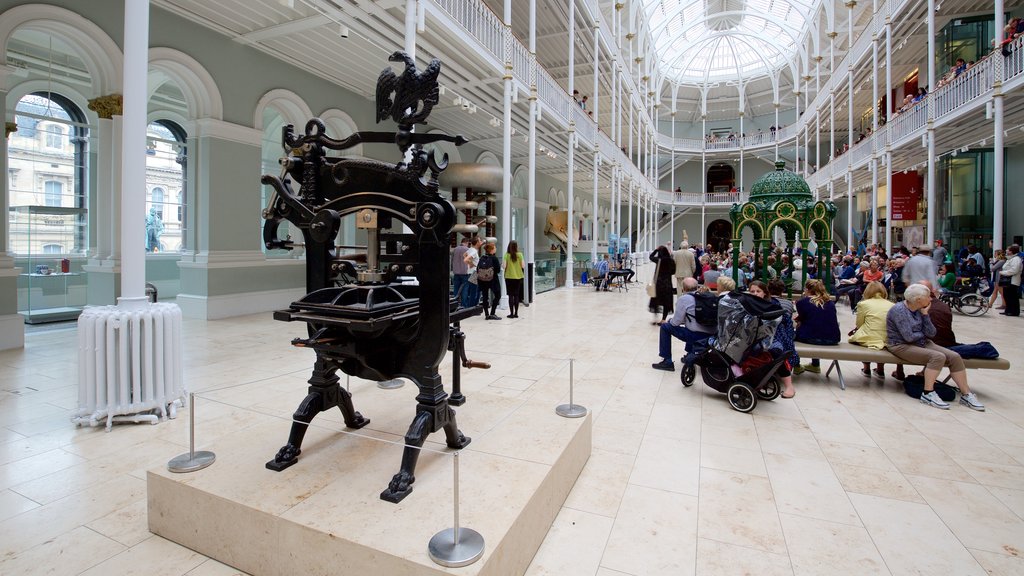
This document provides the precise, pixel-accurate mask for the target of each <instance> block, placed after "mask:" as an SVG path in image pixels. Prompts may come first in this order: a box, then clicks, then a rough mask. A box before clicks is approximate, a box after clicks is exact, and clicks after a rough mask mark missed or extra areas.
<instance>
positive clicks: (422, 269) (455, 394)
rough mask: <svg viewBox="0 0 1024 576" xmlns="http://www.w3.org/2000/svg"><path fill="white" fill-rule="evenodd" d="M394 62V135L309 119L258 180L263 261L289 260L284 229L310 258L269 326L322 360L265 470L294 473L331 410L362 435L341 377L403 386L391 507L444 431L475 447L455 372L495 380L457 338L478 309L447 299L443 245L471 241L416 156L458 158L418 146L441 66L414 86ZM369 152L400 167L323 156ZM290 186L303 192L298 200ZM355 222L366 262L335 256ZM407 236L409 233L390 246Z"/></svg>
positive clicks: (409, 68) (453, 442)
mask: <svg viewBox="0 0 1024 576" xmlns="http://www.w3.org/2000/svg"><path fill="white" fill-rule="evenodd" d="M389 60H391V61H392V62H404V63H405V70H404V71H403V72H401V73H400V74H398V75H396V74H395V73H394V72H393V71H392V70H391V68H390V67H389V68H386V69H384V71H383V72H381V75H380V78H379V79H378V81H377V122H380V121H381V120H383V119H385V118H388V117H390V118H392V119H393V120H394V121H395V122H396V123H397V124H398V131H397V133H390V132H357V133H355V134H353V135H351V136H349V137H348V138H345V139H343V140H335V139H333V138H330V137H328V136H327V135H326V134H325V133H324V124H323V122H321V121H320V120H319V119H317V118H314V119H312V120H310V121H309V122H308V123H307V124H306V127H305V134H302V135H296V134H295V133H294V128H293V127H292V126H290V125H289V126H286V127H285V128H284V134H283V146H284V149H285V153H286V157H285V158H282V159H281V164H282V166H283V170H282V174H281V176H280V177H277V176H272V175H264V176H263V179H262V181H263V183H264V184H268V185H270V186H272V187H273V190H274V193H273V194H272V197H271V198H270V201H269V203H268V205H267V208H266V209H265V210H264V212H263V217H264V218H265V219H266V223H265V225H264V227H263V240H264V243H265V244H266V247H267V248H268V249H280V248H283V249H286V250H287V249H291V248H292V247H293V246H294V245H293V244H292V242H291V241H290V239H288V238H286V239H285V240H281V239H279V238H278V228H279V225H280V223H281V221H282V220H288V221H289V222H291V223H292V224H293V225H294V226H295V227H297V228H298V229H299V230H301V232H302V236H303V239H304V241H305V248H306V288H307V292H308V294H306V296H304V297H303V298H302V299H300V300H298V301H296V302H293V303H292V305H291V306H290V307H289V308H288V309H287V310H279V311H277V312H275V313H274V318H276V319H278V320H284V321H287V322H291V321H301V322H305V323H307V324H308V325H309V327H308V328H309V337H308V338H296V339H295V340H293V341H292V344H293V345H295V346H300V347H307V348H312V349H313V350H314V351H315V352H316V362H315V364H314V366H313V375H312V377H311V378H310V379H309V384H310V387H309V394H308V395H307V396H306V398H305V399H304V400H303V401H302V403H301V404H300V405H299V407H298V409H297V410H296V412H295V415H294V421H293V422H292V429H291V433H290V435H289V436H288V443H287V444H285V446H284V447H282V448H281V449H280V451H278V453H277V455H276V456H275V457H274V459H273V460H271V461H270V462H267V468H269V469H271V470H278V471H279V470H283V469H285V468H287V467H289V466H291V465H292V464H294V463H295V462H296V461H297V459H298V456H299V453H300V452H301V447H302V439H303V436H304V435H305V433H306V429H307V427H308V424H309V422H310V421H311V420H312V419H313V417H315V416H316V415H317V414H319V413H320V412H323V411H326V410H329V409H331V408H334V407H335V406H337V407H338V408H340V409H341V413H342V415H343V416H344V419H345V425H346V426H348V427H349V428H362V427H363V426H366V425H367V424H368V423H369V422H370V421H369V420H368V419H366V418H364V417H363V416H362V414H360V413H359V412H356V411H355V409H354V408H353V406H352V396H351V394H349V393H348V391H347V390H345V389H344V388H342V387H341V386H340V385H339V379H338V376H337V374H336V373H337V371H338V370H341V371H342V372H344V373H346V374H350V375H352V376H357V377H360V378H365V379H368V380H373V381H383V380H390V379H393V378H398V377H402V378H406V379H409V380H411V381H413V382H414V383H415V384H416V385H417V387H418V388H419V394H418V395H417V396H416V402H417V404H416V415H415V417H414V418H413V421H412V424H410V426H409V430H408V432H407V433H406V436H405V444H406V447H405V451H404V453H403V455H402V465H401V469H400V471H399V472H398V473H397V474H395V476H394V478H393V479H392V480H391V483H390V484H389V485H388V488H387V489H386V490H384V491H383V492H382V493H381V495H380V496H381V498H382V499H384V500H388V501H390V502H399V501H401V500H402V499H403V498H405V497H406V496H407V495H408V494H409V493H410V492H412V483H413V482H414V481H415V477H414V472H415V469H416V460H417V457H418V456H419V452H420V451H419V448H420V447H421V446H422V445H423V442H424V441H425V440H426V438H427V436H428V435H429V434H431V433H433V432H436V431H438V430H441V429H443V430H444V433H445V439H446V442H447V444H448V446H449V447H451V448H463V447H464V446H466V445H467V444H469V441H470V439H469V438H468V437H466V436H464V435H463V434H462V432H461V431H459V429H458V426H457V425H456V423H455V411H454V410H453V409H452V408H451V406H452V405H455V406H458V405H461V404H462V403H464V402H465V397H464V396H463V395H462V393H461V391H460V389H459V369H460V360H461V366H463V367H467V368H471V367H481V368H487V367H489V366H488V365H487V364H484V363H481V362H472V361H469V360H468V359H467V358H466V353H465V347H464V342H465V335H464V334H463V333H462V332H461V330H460V329H459V321H460V320H463V319H465V318H468V317H470V316H474V315H477V314H479V313H480V311H481V309H480V307H479V306H474V307H471V308H458V304H457V301H456V299H455V298H452V297H451V296H450V295H449V276H448V273H449V270H450V266H451V265H450V262H451V256H450V253H449V246H450V240H449V239H450V235H451V234H452V233H453V232H473V231H475V228H476V227H475V226H465V225H462V226H456V225H455V209H454V208H453V207H452V204H451V203H450V202H448V201H447V200H446V199H445V198H443V197H442V196H441V195H440V194H439V193H438V184H437V177H438V175H439V174H440V173H441V172H442V171H443V170H444V169H445V167H446V166H447V164H448V156H447V154H446V155H445V156H444V157H443V159H442V161H441V162H437V160H436V158H435V157H434V155H433V153H428V152H427V151H425V150H424V149H423V145H424V144H428V143H431V142H438V141H446V142H453V143H455V145H461V144H463V143H465V142H466V140H465V139H464V138H462V137H461V136H448V135H445V134H417V133H414V132H413V126H414V125H415V124H418V123H420V124H422V123H425V121H426V118H427V116H428V115H429V114H430V111H431V109H432V108H433V107H434V105H435V104H437V101H438V86H437V76H438V73H439V72H440V70H441V63H440V62H439V61H438V60H433V61H432V62H431V63H430V64H429V65H428V66H427V68H426V69H425V70H424V71H422V72H419V71H417V70H416V64H415V62H414V61H413V60H412V59H411V58H409V56H408V55H406V54H405V53H404V52H395V53H394V54H392V55H391V57H390V58H389ZM371 142H376V143H386V142H394V143H395V144H397V145H398V148H399V150H400V151H401V152H402V154H403V159H402V160H401V161H399V162H398V164H397V165H396V164H388V163H385V162H379V161H376V160H369V159H366V158H343V157H342V158H331V157H328V156H327V150H345V149H346V148H351V147H353V146H355V145H357V144H360V143H371ZM293 181H294V182H298V183H300V187H299V190H298V192H297V193H296V192H294V191H293V190H292V186H291V183H292V182H293ZM353 213H354V214H355V220H356V227H357V228H358V229H361V230H365V232H366V238H367V248H366V254H365V262H362V261H356V260H354V259H350V258H348V257H342V256H340V254H339V250H338V247H337V246H336V244H335V242H336V236H337V234H338V230H339V227H340V223H341V218H342V216H345V215H347V214H353ZM401 224H404V225H405V226H406V227H407V228H408V230H409V231H410V232H390V230H391V229H392V227H393V226H396V225H401ZM399 228H400V226H399ZM382 244H383V249H382ZM399 276H404V277H415V278H416V280H417V281H418V285H408V284H403V283H402V282H401V281H399ZM353 280H354V281H353ZM446 351H452V352H453V353H454V354H455V355H456V358H455V361H453V363H452V364H453V374H452V395H451V396H448V394H447V393H446V392H445V390H444V387H443V385H442V382H441V376H440V374H438V365H439V364H440V363H441V360H442V359H443V358H444V355H445V352H446Z"/></svg>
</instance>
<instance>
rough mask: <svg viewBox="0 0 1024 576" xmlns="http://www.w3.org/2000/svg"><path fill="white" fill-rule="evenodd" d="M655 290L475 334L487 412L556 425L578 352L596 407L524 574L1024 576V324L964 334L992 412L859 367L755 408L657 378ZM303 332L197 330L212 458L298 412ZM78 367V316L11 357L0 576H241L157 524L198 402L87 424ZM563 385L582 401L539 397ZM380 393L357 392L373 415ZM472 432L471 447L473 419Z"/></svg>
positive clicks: (196, 360) (583, 296) (553, 305)
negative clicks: (154, 484) (514, 408)
mask: <svg viewBox="0 0 1024 576" xmlns="http://www.w3.org/2000/svg"><path fill="white" fill-rule="evenodd" d="M648 273H649V271H648ZM642 274H643V273H642ZM639 288H640V289H634V290H631V291H630V292H629V293H628V294H627V293H617V292H611V293H604V292H602V293H595V292H593V291H592V290H590V289H587V288H575V289H572V290H567V289H561V290H557V291H555V292H551V293H547V294H543V295H541V296H539V298H538V300H537V302H536V303H535V304H534V305H533V306H531V307H529V308H525V307H524V308H522V309H521V311H520V316H521V318H519V319H506V318H503V319H502V320H500V321H484V320H483V319H481V318H475V319H471V320H469V321H467V322H465V323H464V324H463V328H464V330H465V332H466V333H467V335H468V343H467V344H468V348H469V349H470V357H471V358H473V359H481V360H489V361H491V362H492V363H493V364H494V367H493V368H492V369H491V370H489V371H482V370H471V371H469V372H464V374H465V384H464V389H465V391H466V393H467V396H469V399H470V400H469V401H470V402H471V403H472V402H473V398H474V396H473V394H474V392H479V391H481V390H484V389H486V391H487V392H488V394H489V395H493V396H500V397H503V398H509V399H514V400H519V401H523V402H526V401H537V400H545V401H550V403H551V408H552V410H553V409H554V407H555V405H557V404H559V403H561V402H565V401H566V400H567V397H568V390H567V386H568V381H569V379H568V366H567V360H568V359H569V358H573V359H575V363H574V369H573V374H574V380H575V383H576V394H575V398H576V401H577V402H579V403H580V404H583V405H584V406H586V407H587V408H589V409H591V410H592V411H593V412H594V416H595V420H594V428H593V429H594V442H593V453H592V455H591V458H590V461H589V462H588V464H587V466H586V468H585V469H584V471H583V473H582V474H581V475H580V477H579V480H578V481H577V483H576V486H575V488H574V489H573V491H572V493H571V494H570V496H569V498H568V500H567V501H566V502H565V505H564V507H563V508H562V511H561V513H560V514H559V516H558V517H557V519H556V520H555V522H554V524H553V525H552V527H551V530H550V532H549V533H548V536H547V538H546V540H545V541H544V544H543V545H542V546H541V548H540V550H539V552H538V553H537V555H536V557H535V559H534V562H533V564H532V565H531V567H530V569H529V571H528V574H551V575H559V576H565V575H572V574H585V575H595V574H597V575H602V576H614V575H621V574H631V575H635V576H646V575H656V574H666V575H672V576H676V575H684V574H723V575H733V574H758V575H772V574H794V575H802V574H823V575H825V574H827V575H835V574H851V575H866V574H930V575H937V574H950V575H954V574H955V575H968V574H1000V575H1006V576H1009V575H1020V574H1024V558H1022V557H1021V554H1022V551H1024V387H1022V385H1024V378H1021V377H1020V375H1019V373H1018V372H1017V370H1018V368H1017V367H1016V364H1017V363H1018V361H1017V359H1016V356H1019V354H1020V351H1021V349H1022V347H1021V344H1020V340H1018V339H1017V338H1019V336H1020V334H1021V332H1022V328H1024V320H1021V319H1018V318H1006V317H1003V316H999V315H996V314H995V313H990V314H989V315H987V316H985V317H983V318H967V317H963V316H959V315H957V316H956V317H955V321H954V328H955V329H956V331H957V335H958V336H959V339H960V340H961V341H966V342H975V341H980V340H988V341H991V342H992V343H993V344H995V346H996V347H997V348H998V349H999V350H1000V351H1001V352H1002V354H1003V356H1006V357H1009V358H1010V360H1011V362H1013V363H1014V364H1015V366H1014V369H1013V370H1011V371H1009V372H983V371H972V373H971V375H970V377H971V383H972V385H973V386H974V389H975V391H976V392H977V394H978V396H979V398H980V399H981V400H982V401H983V402H985V404H986V405H987V406H988V411H987V412H985V413H976V412H973V411H970V410H968V409H967V408H965V407H962V406H959V405H954V406H953V407H952V409H951V410H949V411H940V410H936V409H934V408H929V407H926V406H924V405H922V404H920V403H919V402H917V401H916V400H912V399H910V398H908V397H907V396H905V395H904V394H903V392H902V390H901V388H900V387H899V386H898V384H897V382H895V381H894V380H892V379H891V378H890V379H886V381H885V382H884V383H883V381H882V380H881V379H879V378H876V377H873V378H870V379H869V378H865V377H862V376H861V375H860V373H859V365H855V364H844V372H845V374H846V377H847V384H848V388H847V390H845V391H842V390H840V389H839V388H838V386H836V385H835V382H834V380H833V381H827V380H825V378H824V377H823V376H819V375H812V374H804V375H802V376H800V377H798V378H797V382H796V385H797V396H796V398H795V399H793V400H783V399H779V400H776V401H774V402H763V403H761V404H760V405H759V406H758V407H757V409H756V410H755V412H754V413H753V414H752V415H745V414H740V413H737V412H735V411H733V410H732V409H730V408H729V406H728V403H727V402H726V401H725V398H724V396H723V395H721V394H718V393H716V392H714V391H713V390H711V389H709V388H707V387H706V386H703V385H702V384H701V382H700V380H699V379H698V381H697V384H696V385H695V386H693V387H692V388H683V387H682V386H681V385H680V383H679V372H678V370H677V371H676V372H675V373H667V372H661V371H656V370H653V369H651V367H650V365H651V363H652V362H654V361H656V360H657V353H656V351H657V328H656V327H654V326H652V325H651V315H650V314H649V313H648V312H647V311H646V308H645V300H646V298H645V296H644V292H643V290H642V287H639ZM841 322H842V325H843V330H844V332H845V331H848V330H849V329H850V328H851V327H852V324H853V317H852V316H851V315H850V314H849V313H842V314H841ZM300 328H301V327H300V326H298V325H290V324H283V323H279V322H274V321H273V320H272V319H271V318H270V315H269V314H260V315H255V316H249V317H243V318H235V319H230V320H221V321H211V322H200V321H187V322H186V325H185V335H186V339H185V351H184V356H185V370H186V381H187V385H188V387H189V389H190V390H191V391H193V392H196V393H197V394H198V399H197V401H196V415H197V418H196V428H197V437H198V440H197V442H198V444H199V447H200V448H202V444H203V442H204V441H210V440H211V439H215V438H216V437H217V436H218V435H221V434H226V433H228V432H232V431H235V430H238V429H239V428H241V427H245V426H249V425H252V423H254V422H263V421H265V420H266V419H267V418H278V419H281V420H282V421H283V420H284V419H285V418H287V415H288V414H289V413H290V412H291V411H292V410H293V409H294V407H295V405H296V404H297V402H298V401H299V400H300V399H301V397H302V396H303V394H304V391H305V386H304V383H303V380H304V379H305V378H306V377H307V376H306V372H307V368H308V366H309V364H310V357H311V354H310V353H309V352H308V351H303V350H298V349H294V348H291V347H290V346H289V345H288V342H289V340H290V339H291V337H293V336H296V335H299V334H300ZM679 351H681V348H680V349H679ZM76 355H77V351H76V341H75V329H74V326H73V325H72V326H68V327H67V328H66V329H53V330H46V331H40V332H33V333H30V334H29V335H28V336H27V338H26V347H25V349H23V350H16V351H7V352H0V574H12V575H14V574H89V575H92V574H132V573H138V574H147V575H178V574H189V575H192V576H198V575H213V574H235V573H237V572H236V571H235V570H233V569H231V568H229V567H227V566H225V565H223V564H220V563H217V562H215V561H214V560H210V559H207V558H205V557H203V556H201V555H199V554H196V553H194V552H192V551H191V550H188V549H186V548H183V547H181V546H179V545H177V544H174V543H171V542H169V541H166V540H164V539H162V538H160V537H157V536H154V535H152V534H150V533H149V532H148V530H147V529H146V517H145V514H146V510H145V480H144V478H145V471H146V470H147V469H149V468H153V467H156V466H162V465H164V464H165V463H166V461H167V460H168V459H169V458H171V457H172V456H175V455H177V454H179V453H181V452H182V451H184V450H186V449H187V446H188V421H187V418H185V417H184V416H186V415H187V411H184V412H182V414H181V416H179V418H178V419H177V420H173V421H166V422H162V423H160V424H158V425H155V426H151V425H148V424H138V425H132V424H126V425H118V426H116V427H115V429H114V430H113V431H112V432H110V433H105V432H104V431H103V429H102V428H76V427H75V426H74V425H73V424H70V423H69V416H70V415H71V414H72V413H73V412H74V411H75V409H76V407H77V398H78V392H77V384H76V374H77V368H76V366H77V358H76ZM442 374H445V375H447V371H446V370H443V371H442ZM551 376H556V377H558V378H560V379H561V380H562V381H563V382H564V383H565V384H566V389H565V390H564V391H556V390H554V389H553V388H552V387H551V386H544V387H540V386H534V385H533V384H534V383H535V382H537V381H538V380H539V379H540V378H542V377H551ZM371 385H373V384H372V383H367V382H361V381H360V382H357V381H355V380H353V384H352V388H353V391H354V392H356V396H355V400H356V407H357V409H359V404H358V402H359V394H358V391H359V387H360V386H371ZM224 387H232V388H230V389H228V390H220V391H214V389H219V388H224ZM410 391H411V387H410V386H406V387H405V388H404V389H403V390H402V391H396V392H395V393H396V394H401V395H403V396H406V395H408V396H411V394H410ZM402 402H403V403H404V402H408V400H407V399H403V400H402ZM467 406H468V405H467ZM403 410H405V408H404V407H403ZM368 416H371V418H372V417H373V416H374V415H368ZM335 420H336V419H335ZM330 423H331V421H330V420H329V419H325V424H330ZM462 427H463V429H464V431H465V432H466V433H467V434H468V435H472V433H473V431H472V430H471V429H470V428H471V427H472V418H468V419H467V421H466V422H464V423H463V424H462ZM282 439H283V438H282ZM276 448H277V446H268V447H267V454H268V457H269V456H270V455H271V454H272V453H273V452H274V451H275V450H276ZM467 481H468V480H467ZM417 495H420V493H417ZM474 504H475V503H468V502H467V503H466V504H465V505H466V506H472V505H474ZM489 505H500V503H492V504H489ZM423 545H424V547H425V546H426V543H424V544H423ZM453 572H457V570H454V571H453ZM338 573H343V572H341V571H339V572H338Z"/></svg>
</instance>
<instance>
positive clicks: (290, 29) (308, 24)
mask: <svg viewBox="0 0 1024 576" xmlns="http://www.w3.org/2000/svg"><path fill="white" fill-rule="evenodd" d="M330 23H331V19H330V18H328V17H327V16H324V15H322V14H317V15H315V16H307V17H306V18H300V19H298V20H292V21H290V22H284V23H281V24H275V25H273V26H267V27H266V28H261V29H260V30H254V31H252V32H249V33H247V34H242V35H241V36H238V37H236V38H233V40H234V41H235V42H239V43H241V44H256V43H257V42H263V41H264V40H270V39H271V38H277V37H278V36H289V35H291V34H297V33H299V32H305V31H306V30H312V29H313V28H319V27H320V26H325V25H327V24H330Z"/></svg>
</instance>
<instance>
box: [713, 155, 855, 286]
mask: <svg viewBox="0 0 1024 576" xmlns="http://www.w3.org/2000/svg"><path fill="white" fill-rule="evenodd" d="M835 217H836V206H835V204H833V203H832V202H831V201H830V200H815V199H814V195H813V194H811V188H810V187H809V186H808V185H807V182H805V181H804V179H803V178H801V177H800V175H798V174H797V173H795V172H793V171H791V170H786V163H785V162H782V161H778V162H776V163H775V171H774V172H769V173H768V174H765V175H764V176H762V177H761V178H758V180H757V181H756V182H754V184H753V186H751V187H750V199H749V200H748V201H747V202H744V203H743V204H733V206H732V209H731V210H729V218H730V219H731V220H732V230H733V239H732V270H733V279H734V280H737V279H738V278H737V275H738V274H739V260H740V242H741V239H742V238H743V229H744V228H745V227H748V226H749V227H750V230H751V231H752V232H753V233H754V250H755V252H756V253H758V254H763V255H764V261H765V263H766V264H765V266H762V267H761V269H760V272H761V274H762V277H763V278H764V280H765V281H767V279H768V268H767V261H768V255H769V253H770V252H771V243H772V232H773V231H774V230H775V228H776V227H781V228H782V229H783V230H784V231H785V235H786V243H787V244H788V245H789V246H793V245H794V244H795V243H796V237H797V234H799V235H800V239H801V241H804V242H806V241H807V240H809V239H810V238H812V237H813V238H814V239H815V241H816V242H817V243H818V250H817V252H816V253H815V254H814V255H813V257H814V258H815V267H816V269H817V270H820V271H822V272H823V274H821V276H820V278H821V279H822V280H823V281H824V282H825V285H826V286H830V285H831V283H832V270H831V267H830V266H829V265H828V263H829V255H830V254H831V253H832V221H833V220H834V219H835ZM801 253H802V254H803V258H804V266H803V274H804V278H803V281H804V283H806V282H807V264H808V261H809V260H810V259H811V257H812V255H811V254H810V253H809V252H808V251H807V249H806V248H804V249H803V251H802V252H801Z"/></svg>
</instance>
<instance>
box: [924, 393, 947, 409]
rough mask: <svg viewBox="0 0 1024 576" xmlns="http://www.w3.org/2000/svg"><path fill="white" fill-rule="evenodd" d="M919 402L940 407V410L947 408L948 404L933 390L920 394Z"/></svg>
mask: <svg viewBox="0 0 1024 576" xmlns="http://www.w3.org/2000/svg"><path fill="white" fill-rule="evenodd" d="M921 403H922V404H928V405H929V406H934V407H936V408H941V409H942V410H949V404H947V403H946V401H945V400H943V399H942V398H939V393H938V392H936V391H935V390H932V391H931V392H925V393H924V394H921Z"/></svg>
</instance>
